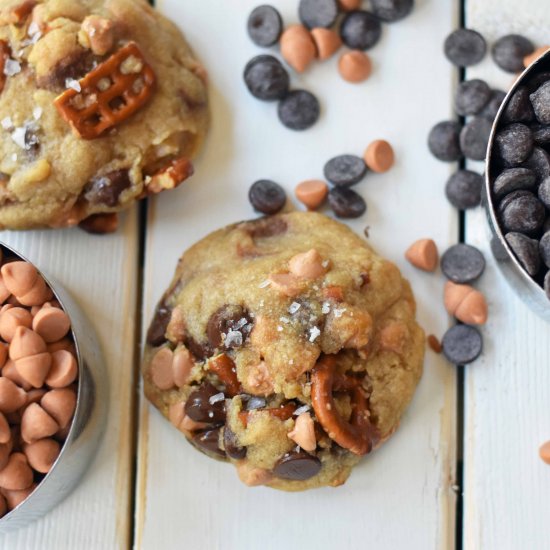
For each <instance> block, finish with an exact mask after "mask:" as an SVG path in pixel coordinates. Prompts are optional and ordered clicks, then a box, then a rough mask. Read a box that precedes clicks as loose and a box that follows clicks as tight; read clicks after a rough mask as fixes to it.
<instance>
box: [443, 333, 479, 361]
mask: <svg viewBox="0 0 550 550" xmlns="http://www.w3.org/2000/svg"><path fill="white" fill-rule="evenodd" d="M441 344H442V346H443V354H444V355H445V357H446V358H447V359H448V360H449V361H450V362H451V363H453V364H454V365H467V364H468V363H471V362H472V361H475V360H476V359H477V358H478V357H479V356H480V355H481V350H482V349H483V340H482V338H481V334H480V332H479V330H477V328H475V327H471V326H470V325H455V326H454V327H452V328H450V329H449V330H448V331H447V332H446V333H445V336H443V341H442V342H441Z"/></svg>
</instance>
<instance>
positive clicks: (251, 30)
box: [247, 6, 283, 48]
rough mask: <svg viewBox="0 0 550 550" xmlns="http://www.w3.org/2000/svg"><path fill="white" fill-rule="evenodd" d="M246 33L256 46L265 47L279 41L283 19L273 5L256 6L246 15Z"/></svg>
mask: <svg viewBox="0 0 550 550" xmlns="http://www.w3.org/2000/svg"><path fill="white" fill-rule="evenodd" d="M247 29H248V35H249V36H250V39H251V40H252V42H254V44H256V46H260V47H263V48H267V47H269V46H273V45H274V44H276V43H277V42H278V41H279V38H280V37H281V34H282V32H283V20H282V19H281V15H280V14H279V12H278V11H277V10H276V9H275V8H274V7H273V6H258V7H257V8H255V9H254V10H252V13H251V14H250V16H249V17H248V23H247Z"/></svg>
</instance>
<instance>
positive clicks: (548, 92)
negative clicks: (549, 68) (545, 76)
mask: <svg viewBox="0 0 550 550" xmlns="http://www.w3.org/2000/svg"><path fill="white" fill-rule="evenodd" d="M530 97H531V104H532V105H533V110H534V111H535V115H536V117H537V120H538V121H539V122H540V123H541V124H546V125H549V124H550V81H548V82H545V83H544V84H543V85H542V86H540V87H539V88H538V89H537V90H536V91H534V92H533V93H532V94H531V96H530Z"/></svg>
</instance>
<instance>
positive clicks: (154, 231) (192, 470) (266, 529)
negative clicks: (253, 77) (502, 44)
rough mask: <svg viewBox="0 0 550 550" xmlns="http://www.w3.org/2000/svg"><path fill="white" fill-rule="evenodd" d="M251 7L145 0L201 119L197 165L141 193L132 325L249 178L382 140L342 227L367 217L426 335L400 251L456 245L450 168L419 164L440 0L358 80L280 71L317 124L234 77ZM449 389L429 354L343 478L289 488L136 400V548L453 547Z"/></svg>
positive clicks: (147, 312)
mask: <svg viewBox="0 0 550 550" xmlns="http://www.w3.org/2000/svg"><path fill="white" fill-rule="evenodd" d="M256 4H257V2H256V1H255V0H239V1H238V2H231V3H228V2H225V1H223V0H201V2H197V1H193V0H186V1H182V0H163V1H161V2H157V7H159V9H161V10H162V11H163V12H164V13H166V14H167V15H169V16H170V17H172V18H173V19H174V20H175V21H176V22H177V23H178V25H179V26H180V27H181V28H182V30H184V31H185V33H186V34H187V36H188V38H189V40H190V42H191V44H192V45H193V47H194V49H195V51H196V52H197V54H198V55H199V57H200V58H201V59H202V60H203V61H204V62H205V64H206V66H207V67H208V70H209V73H210V82H211V102H212V112H213V126H212V131H211V134H210V136H209V139H208V143H207V145H206V150H205V152H204V153H203V155H202V157H201V158H200V159H199V160H198V162H197V163H196V175H195V176H194V177H193V178H192V179H191V180H190V181H189V182H186V184H185V185H184V186H182V187H181V188H180V189H177V190H176V191H174V192H172V193H170V194H165V195H163V196H160V197H158V198H157V199H155V200H154V201H153V202H152V205H151V209H150V218H149V221H148V236H147V249H146V250H147V255H146V280H145V291H144V319H145V323H148V321H149V320H150V318H151V315H152V311H153V308H154V306H155V303H156V301H157V300H158V299H159V297H160V295H161V293H162V291H163V289H164V288H165V287H166V286H167V284H168V282H169V280H170V279H171V277H172V274H173V270H174V268H175V265H176V261H177V259H178V257H179V255H180V254H181V253H182V252H183V250H184V249H185V248H187V247H188V246H189V245H191V244H192V243H193V242H195V241H196V240H197V239H199V238H200V237H203V236H204V235H206V234H207V233H208V232H210V231H212V230H214V229H216V228H218V227H220V226H221V225H224V224H226V223H230V222H234V221H236V220H239V219H244V218H250V217H253V213H252V210H251V209H250V207H249V205H248V202H247V198H246V195H247V191H248V187H249V185H250V183H251V182H253V181H254V180H256V179H259V178H262V177H268V178H273V179H275V180H276V181H279V182H281V183H282V184H283V185H284V186H285V188H286V189H287V191H288V193H289V194H292V190H293V187H294V185H295V184H296V183H297V182H298V181H301V180H303V179H308V178H313V177H322V167H323V164H324V163H325V161H326V160H328V159H329V158H331V157H332V156H334V155H337V154H341V153H345V152H351V153H357V154H361V153H362V151H363V149H364V148H365V147H366V145H367V144H368V143H369V142H370V141H371V140H373V139H376V138H386V139H388V140H389V141H390V142H392V143H393V144H394V146H395V149H396V154H397V159H398V162H397V165H396V167H395V168H394V169H393V170H392V171H391V172H389V173H388V174H385V175H374V174H370V175H369V176H368V177H367V179H366V181H365V183H363V184H361V185H360V186H359V187H358V190H360V192H361V193H363V194H364V196H365V197H366V199H367V202H368V204H369V210H368V213H367V215H366V216H365V217H364V218H363V219H362V220H359V221H356V222H353V223H351V224H350V225H351V227H353V228H354V229H355V230H356V231H358V232H362V230H363V228H364V226H365V225H367V224H368V225H370V226H371V242H372V244H373V245H374V246H375V248H377V249H379V250H380V251H382V252H383V253H384V255H386V256H388V257H389V258H391V259H393V260H395V261H396V262H397V263H398V264H399V265H400V266H401V267H402V268H403V270H404V272H405V274H406V276H407V277H409V278H410V279H411V280H412V282H413V286H414V287H415V290H416V294H417V297H418V301H419V318H420V320H421V323H422V324H423V326H424V327H425V328H426V331H427V333H435V334H437V335H439V336H440V335H441V334H442V333H443V332H444V331H445V328H446V326H447V324H448V319H447V317H446V315H445V314H444V311H443V308H442V307H440V306H439V298H437V302H436V305H435V307H434V295H435V296H438V297H439V295H440V294H441V293H442V284H443V280H442V277H440V276H434V275H428V274H424V273H420V272H418V271H415V270H414V269H413V268H412V267H410V266H409V265H406V263H405V261H404V259H403V252H404V250H405V249H406V248H407V246H408V245H409V244H410V243H411V242H412V241H413V240H414V239H416V238H420V237H425V236H433V237H434V238H435V239H436V240H437V242H438V244H439V246H440V247H441V249H445V248H446V247H447V246H448V245H449V244H450V243H454V242H455V241H456V236H457V221H456V215H455V213H454V212H453V210H452V209H451V208H450V207H449V206H448V204H447V202H446V200H445V197H444V194H443V192H442V190H441V186H439V184H438V182H441V181H445V180H446V179H447V177H448V176H449V173H450V168H449V166H448V165H445V164H443V163H436V162H434V161H433V160H432V159H431V158H430V156H429V153H428V151H427V148H426V142H425V136H427V134H428V131H429V129H430V127H431V125H432V124H433V123H434V122H436V120H437V118H441V119H443V118H447V117H449V116H450V114H451V108H450V105H451V102H450V98H451V89H452V85H453V79H454V71H453V70H452V68H451V67H450V65H449V64H448V63H447V62H446V61H445V59H444V57H443V56H442V55H441V51H440V48H439V46H438V47H434V45H439V44H441V43H442V41H443V39H444V37H445V36H446V34H448V32H449V31H450V30H451V28H453V27H454V26H455V25H456V21H455V14H457V13H458V9H457V6H456V4H455V2H450V1H446V2H434V1H431V2H429V1H419V2H417V4H418V5H417V9H416V10H415V12H414V13H413V15H412V16H411V17H410V18H408V19H406V20H404V21H403V22H401V23H399V24H396V25H388V26H386V27H385V28H384V36H383V39H382V41H381V43H380V44H379V45H378V46H377V47H376V48H374V49H373V50H372V58H373V62H374V67H375V69H374V72H373V75H372V77H371V79H370V80H369V81H368V82H366V83H365V84H363V85H359V86H353V85H350V84H348V83H345V82H343V81H342V80H341V79H340V78H339V76H338V74H337V69H336V61H337V60H336V59H332V60H330V61H328V62H326V63H323V64H317V65H315V67H314V68H312V69H311V70H310V71H308V72H307V74H305V75H303V76H297V75H295V74H293V75H292V79H293V86H294V87H302V86H304V87H306V88H309V89H311V90H312V91H314V92H315V93H316V94H317V95H318V96H319V98H320V100H321V103H322V110H323V114H322V118H321V120H320V122H319V123H318V124H317V125H316V126H315V127H314V128H313V129H311V130H309V131H307V132H304V133H293V132H291V131H289V130H286V129H285V128H283V127H282V126H281V125H280V123H279V122H278V120H277V114H276V106H275V105H273V104H266V103H262V102H259V101H256V100H254V99H253V98H252V97H250V96H249V95H248V93H247V91H246V89H245V87H244V84H243V82H242V77H241V75H242V70H243V68H244V65H245V63H246V62H247V61H248V60H249V59H250V58H251V57H253V56H254V55H258V54H261V53H264V52H263V51H262V50H260V49H258V48H256V47H255V46H254V45H253V44H252V43H251V42H250V41H249V39H248V37H247V35H246V32H245V23H246V17H247V15H248V13H249V11H250V10H251V9H252V8H253V7H254V6H255V5H256ZM277 7H278V8H279V9H281V11H282V14H283V17H284V19H285V21H286V22H287V23H288V24H290V23H293V22H296V21H297V15H296V1H295V0H280V1H278V2H277ZM435 22H437V24H435ZM369 53H371V52H369ZM425 75H426V77H425ZM428 75H429V78H428ZM426 78H428V79H427V80H426ZM436 82H437V93H434V89H435V88H434V86H435V84H434V83H436ZM434 117H435V118H434ZM427 166H429V169H427ZM455 392H456V386H455V372H454V369H453V368H452V367H450V366H449V365H447V364H446V363H445V362H444V361H443V360H442V359H441V358H440V357H436V356H435V355H434V354H433V353H431V352H429V351H428V354H427V361H426V367H425V375H424V377H423V379H422V382H421V384H420V387H419V389H418V392H417V394H416V396H415V399H414V401H413V404H412V406H411V407H410V409H409V411H408V412H407V413H406V415H405V417H404V419H403V422H402V426H401V428H400V430H399V431H398V432H397V434H396V435H395V437H394V438H392V440H391V441H389V442H388V443H387V444H386V445H385V446H383V447H382V449H380V450H379V451H377V452H376V453H374V454H373V455H372V456H370V457H368V458H366V459H365V460H364V462H363V463H362V465H360V466H359V467H358V468H357V469H356V470H355V472H354V473H353V475H352V477H351V479H350V480H349V481H348V483H347V484H346V485H345V486H344V487H342V488H339V489H322V490H316V491H313V492H309V493H303V494H285V493H280V492H276V491H273V490H270V489H266V488H256V489H249V488H246V487H244V486H242V485H241V484H240V482H239V481H238V480H237V477H236V474H235V472H234V471H233V469H232V467H230V466H228V465H226V464H223V463H217V462H214V461H212V460H210V459H208V458H206V457H204V456H202V455H200V454H199V453H197V452H196V451H195V450H193V449H192V448H191V447H190V446H189V445H188V444H187V443H186V441H185V440H184V438H183V437H182V435H181V434H180V433H178V432H177V431H176V430H175V429H173V428H172V427H171V426H170V425H169V424H168V423H167V422H165V421H164V420H163V419H162V418H161V416H160V415H159V414H158V413H157V411H155V410H154V409H152V408H150V407H149V405H148V404H147V403H146V402H145V401H143V402H142V405H141V415H140V417H141V421H140V431H139V438H140V439H139V458H138V460H139V462H138V492H137V509H136V513H137V516H136V533H135V546H136V548H140V549H153V548H178V547H180V546H183V545H185V547H186V548H187V549H189V550H192V549H199V548H200V549H204V548H209V549H210V548H224V549H225V548H227V549H232V548H235V549H239V550H246V549H255V548H258V547H260V546H261V547H262V548H264V549H266V550H267V549H276V548H277V549H279V548H286V549H289V550H291V549H294V548H296V549H298V548H303V547H306V546H307V547H317V548H323V549H324V548H335V547H339V548H360V547H362V546H363V545H367V544H368V545H369V546H371V547H373V548H377V549H393V548H411V549H422V550H429V549H436V548H452V545H453V544H452V541H453V538H454V515H455V514H454V503H455V499H454V494H453V492H452V489H451V486H452V485H453V483H454V464H455Z"/></svg>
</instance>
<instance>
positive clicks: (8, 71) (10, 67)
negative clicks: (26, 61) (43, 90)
mask: <svg viewBox="0 0 550 550" xmlns="http://www.w3.org/2000/svg"><path fill="white" fill-rule="evenodd" d="M20 72H21V63H19V61H15V59H6V63H5V64H4V74H5V75H6V76H13V75H16V74H17V73H20Z"/></svg>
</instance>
